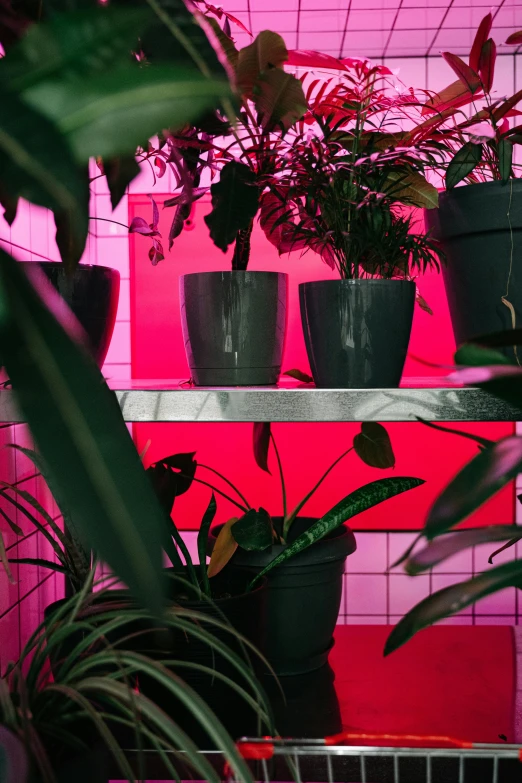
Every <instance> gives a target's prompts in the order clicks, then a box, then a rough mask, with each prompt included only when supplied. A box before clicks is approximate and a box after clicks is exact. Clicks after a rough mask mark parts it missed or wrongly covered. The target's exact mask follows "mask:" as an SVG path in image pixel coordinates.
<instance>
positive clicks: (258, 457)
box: [252, 421, 272, 473]
mask: <svg viewBox="0 0 522 783" xmlns="http://www.w3.org/2000/svg"><path fill="white" fill-rule="evenodd" d="M271 426H272V425H271V424H270V422H269V421H255V422H254V424H253V428H252V435H253V446H254V459H255V461H256V463H257V465H258V466H259V467H260V468H261V470H264V471H265V473H270V470H269V469H268V452H269V449H270V428H271Z"/></svg>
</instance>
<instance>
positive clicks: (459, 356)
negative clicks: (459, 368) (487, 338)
mask: <svg viewBox="0 0 522 783" xmlns="http://www.w3.org/2000/svg"><path fill="white" fill-rule="evenodd" d="M455 364H459V365H465V366H468V367H483V366H487V365H489V364H495V365H496V364H510V361H509V359H508V357H507V356H505V355H504V354H503V353H500V351H495V350H494V348H488V347H486V346H482V345H479V344H477V343H475V342H472V343H465V344H464V345H461V346H460V348H459V349H458V350H457V351H456V353H455Z"/></svg>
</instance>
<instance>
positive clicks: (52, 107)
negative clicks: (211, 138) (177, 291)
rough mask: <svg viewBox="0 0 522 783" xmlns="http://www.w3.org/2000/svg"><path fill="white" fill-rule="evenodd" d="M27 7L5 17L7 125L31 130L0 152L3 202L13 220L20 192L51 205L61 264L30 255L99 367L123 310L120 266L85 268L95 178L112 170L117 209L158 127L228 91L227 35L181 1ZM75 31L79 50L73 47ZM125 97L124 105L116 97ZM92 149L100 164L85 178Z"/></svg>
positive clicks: (178, 121) (0, 31)
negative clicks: (220, 36) (178, 32)
mask: <svg viewBox="0 0 522 783" xmlns="http://www.w3.org/2000/svg"><path fill="white" fill-rule="evenodd" d="M19 6H20V4H17V7H16V8H14V9H10V10H9V12H7V11H6V12H5V14H4V15H2V18H1V19H0V43H1V45H2V46H3V48H4V51H5V57H3V58H2V62H1V64H0V65H1V67H0V88H1V89H2V94H3V93H4V91H5V92H6V95H7V97H6V101H7V102H9V105H10V109H9V110H8V112H7V113H8V114H9V116H10V117H12V119H11V120H10V121H6V123H7V124H6V126H5V128H4V132H5V133H6V134H8V135H9V136H12V137H13V138H16V139H17V140H18V142H20V139H21V137H22V136H23V142H22V147H23V150H24V155H23V156H22V155H21V154H20V155H18V156H15V155H14V154H12V150H11V151H10V149H7V148H6V149H3V151H2V153H1V154H2V156H4V157H3V158H2V160H3V163H2V174H1V176H0V203H1V204H2V206H3V208H4V218H5V219H6V221H7V222H8V224H9V225H11V224H12V223H13V221H14V220H15V217H16V213H17V207H18V203H19V199H20V198H25V199H28V200H29V201H31V202H32V203H34V204H37V205H39V206H43V207H46V208H48V209H50V210H51V211H52V212H53V214H54V218H55V223H56V242H57V245H58V249H59V252H60V256H61V258H62V263H58V262H51V261H43V262H40V261H38V262H30V263H31V264H36V265H38V266H39V267H40V268H41V269H42V271H43V272H44V274H45V276H46V277H47V278H48V280H49V281H50V282H51V283H52V285H53V286H54V287H55V288H56V289H57V290H58V292H59V293H60V295H61V296H62V297H63V298H64V299H65V301H66V302H67V304H68V305H69V307H70V308H71V309H72V311H73V312H74V314H75V315H76V317H77V318H78V320H79V322H80V323H81V325H82V326H83V328H84V329H85V331H86V333H87V336H88V338H89V342H90V345H91V348H92V351H93V354H94V356H95V358H96V360H97V362H98V364H99V365H100V366H101V365H102V364H103V361H104V359H105V356H106V353H107V350H108V347H109V344H110V339H111V336H112V331H113V328H114V322H115V318H116V310H117V305H118V296H119V273H118V272H117V271H116V270H113V269H111V268H109V267H105V266H101V265H90V264H81V265H78V262H79V261H80V258H81V257H82V255H83V252H84V250H85V246H86V241H87V237H88V232H89V225H90V221H91V220H93V218H91V217H90V216H89V198H90V182H91V181H92V179H95V178H97V177H98V176H105V177H106V179H107V184H108V187H109V190H110V194H111V203H112V207H113V208H115V207H116V206H117V205H118V203H119V201H120V199H121V198H122V196H123V194H124V193H125V189H126V187H127V185H128V184H129V183H130V182H131V181H132V180H133V179H134V177H135V176H136V175H137V174H139V171H140V166H139V162H140V161H143V160H145V159H146V158H147V157H148V156H149V151H148V148H145V149H143V148H142V147H138V145H143V143H144V139H147V138H149V137H151V136H153V135H154V134H156V133H158V132H159V131H161V130H162V128H172V129H173V130H175V129H177V128H180V127H182V126H183V125H184V124H185V123H186V122H188V121H191V120H196V119H197V118H198V117H199V116H200V115H203V114H204V113H205V112H208V111H210V110H211V109H213V108H215V107H217V106H218V105H219V103H220V100H221V99H225V96H227V95H231V90H230V86H229V83H228V80H227V73H226V70H225V68H224V67H223V66H222V65H221V63H220V62H219V59H218V54H219V56H221V51H220V45H219V43H218V42H217V41H216V42H215V43H216V49H214V48H213V46H212V45H211V44H210V42H209V39H208V37H207V32H208V33H209V34H213V33H212V31H211V30H209V29H208V25H206V23H205V22H204V19H203V15H202V14H201V12H199V11H197V10H194V12H193V13H192V12H190V11H189V10H188V8H187V7H185V5H184V4H183V3H181V4H177V6H176V8H175V9H169V10H168V11H165V12H164V14H162V15H158V14H157V13H156V12H155V11H154V10H153V9H152V8H151V7H150V6H148V5H147V3H145V2H143V1H142V0H131V1H130V2H128V3H124V4H121V3H111V4H98V7H96V4H95V5H94V6H93V7H92V8H90V9H87V10H86V9H83V10H81V11H78V12H71V11H70V9H69V8H66V7H65V4H64V7H63V9H62V13H60V12H59V11H60V4H58V7H57V8H55V7H54V6H52V7H51V6H50V5H49V4H43V5H38V6H34V8H33V7H32V6H31V4H27V3H26V4H24V5H23V8H22V9H20V7H19ZM173 28H174V29H181V28H183V29H186V30H187V31H188V32H187V34H184V38H183V41H184V43H183V44H182V45H178V46H172V45H171V43H172V29H173ZM90 31H94V35H93V37H92V39H90V38H89V35H90ZM74 36H77V37H76V38H75V40H77V46H76V47H72V46H70V41H71V40H72V39H73V37H74ZM49 47H51V48H52V50H53V51H54V52H55V53H56V57H55V58H54V59H52V57H51V54H50V52H51V49H50V48H49ZM133 52H134V53H135V56H132V53H133ZM80 74H81V76H80ZM75 80H76V81H75ZM104 80H108V81H110V82H111V84H110V85H109V84H108V82H107V81H104ZM190 84H192V88H193V89H192V90H191V89H190ZM79 86H81V88H82V89H81V90H79V89H78V87H79ZM53 90H54V93H53ZM58 90H60V95H61V98H60V100H57V101H54V100H50V99H49V92H51V93H53V94H54V95H57V94H58ZM80 92H81V93H82V95H83V98H82V99H81V100H80V99H79V93H80ZM118 93H119V95H120V98H121V99H122V101H123V103H122V104H121V107H120V108H117V105H116V103H117V102H116V101H115V100H112V101H111V97H110V96H112V97H113V98H114V97H115V96H116V94H118ZM189 93H190V101H188V100H187V98H186V96H187V94H189ZM144 95H145V96H146V97H145V98H144ZM102 96H103V98H105V99H108V100H109V102H110V103H111V111H110V112H107V107H104V108H102V107H101V102H100V101H101V99H102ZM144 100H145V103H144V102H143V101H144ZM227 106H228V107H229V108H231V105H230V103H227ZM138 109H139V110H138ZM138 115H139V116H138ZM103 117H105V119H102V118H103ZM71 118H74V119H71ZM9 122H10V123H11V124H12V127H11V126H9V127H8V125H9ZM100 123H101V124H100ZM27 128H33V129H34V130H33V132H32V133H28V132H27ZM6 138H7V136H6ZM36 153H38V155H37V154H36ZM44 157H45V159H44ZM94 157H96V158H97V160H98V165H99V168H100V172H99V174H97V175H95V176H94V177H89V159H90V158H94ZM36 161H37V162H38V166H39V168H38V166H36V165H35V162H36ZM91 226H92V223H91ZM21 249H22V250H23V249H24V248H21ZM27 263H29V262H27Z"/></svg>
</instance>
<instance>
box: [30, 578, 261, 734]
mask: <svg viewBox="0 0 522 783" xmlns="http://www.w3.org/2000/svg"><path fill="white" fill-rule="evenodd" d="M166 573H167V574H173V573H174V572H173V570H172V569H167V572H166ZM185 578H186V577H185ZM249 581H250V574H249V573H248V572H246V571H244V570H241V569H238V570H237V571H235V572H228V573H223V574H219V575H218V576H217V577H216V578H215V580H213V591H214V594H216V595H218V596H221V597H217V598H215V599H214V601H213V602H212V603H210V602H209V601H206V600H200V599H199V598H197V597H196V595H194V597H192V594H191V588H190V586H189V585H187V584H185V583H182V584H180V582H179V580H176V579H169V581H168V584H169V591H170V597H171V599H172V602H173V604H177V605H179V606H181V607H182V608H184V609H189V610H192V611H195V612H199V613H201V614H203V615H206V616H208V617H211V618H214V619H217V620H219V621H220V622H222V623H227V622H228V623H229V624H230V626H232V628H233V629H235V630H236V631H237V632H238V633H240V634H241V635H242V636H244V637H245V638H246V639H248V640H249V641H250V642H252V644H253V645H254V646H255V647H256V648H258V649H259V650H260V651H261V652H263V651H264V648H265V633H266V624H265V617H266V599H267V582H266V580H263V581H262V583H261V584H260V585H259V586H258V587H257V588H256V589H254V590H252V591H250V592H246V587H247V585H248V582H249ZM63 600H64V599H62V600H60V601H56V602H55V603H53V604H50V605H49V606H48V607H47V608H46V610H45V617H46V618H49V616H50V614H51V613H52V612H53V611H54V609H55V608H57V607H59V606H60V605H62V604H63ZM114 601H116V605H115V607H114V608H118V609H121V614H122V615H123V614H124V613H125V609H126V607H130V606H135V605H136V604H135V602H134V601H133V599H132V598H131V596H130V594H129V592H128V591H127V590H111V591H109V594H107V593H104V594H103V596H102V597H100V599H99V600H96V599H95V603H94V604H93V605H92V607H90V608H89V609H88V610H87V612H84V613H82V614H81V617H83V616H88V617H89V619H90V620H91V621H92V620H93V617H94V618H95V616H96V613H97V612H102V611H104V610H107V608H108V603H109V602H114ZM189 622H190V620H189ZM200 624H201V625H202V627H204V628H205V629H206V630H208V631H209V632H210V633H211V634H212V635H213V636H215V637H216V638H217V639H219V640H220V641H222V642H223V643H225V644H226V645H227V646H228V647H229V648H230V649H231V650H232V651H233V652H234V653H235V654H236V655H237V656H239V657H240V658H241V659H242V660H243V661H245V664H246V663H247V661H248V660H250V663H251V665H252V666H253V667H254V670H255V671H256V673H257V674H259V675H260V674H262V673H264V672H265V671H266V666H265V665H263V664H262V663H260V662H259V660H258V659H257V656H255V655H254V654H253V653H252V652H249V653H248V657H246V655H245V649H244V646H243V645H242V643H240V642H239V641H237V639H236V637H235V636H234V634H233V633H231V632H230V631H228V630H224V629H220V628H216V627H215V626H212V625H210V624H208V625H205V623H204V621H201V623H200ZM133 634H136V636H135V638H132V639H130V640H127V641H126V642H125V644H124V645H123V644H122V639H123V638H124V637H126V636H131V635H133ZM81 636H82V631H79V632H78V636H77V637H74V638H73V639H70V640H69V641H68V642H67V644H64V645H63V646H62V647H61V648H60V649H59V650H58V651H55V653H54V655H53V658H51V661H50V662H51V668H52V670H53V671H56V670H57V669H56V667H57V662H58V660H60V659H65V658H66V657H67V656H68V655H69V654H70V652H71V649H72V646H73V644H77V643H78V642H79V641H80V639H81ZM107 639H108V641H109V642H110V643H111V644H113V645H114V646H115V647H120V648H123V647H124V648H125V649H131V650H133V651H134V652H138V653H141V654H143V655H147V656H149V657H150V658H152V659H154V660H162V659H163V660H165V659H169V658H170V659H176V660H178V661H180V662H181V663H180V665H179V666H178V667H176V666H175V665H173V666H170V667H169V668H171V669H172V671H174V672H175V673H176V674H177V675H178V676H179V677H181V678H182V679H183V680H184V681H185V682H186V683H187V684H188V685H190V686H191V687H192V688H193V689H194V690H195V691H196V692H197V693H198V694H199V695H200V696H201V697H202V698H203V699H204V701H205V702H206V703H207V704H208V705H209V706H210V708H211V709H212V710H213V711H214V712H215V713H216V715H217V716H218V717H219V719H220V720H221V721H222V723H223V724H224V725H225V727H226V728H227V730H228V731H229V732H230V733H231V734H232V735H233V736H235V737H239V736H241V735H242V734H244V733H245V732H247V733H248V732H250V733H255V732H256V731H257V730H258V721H257V717H256V715H255V712H254V711H253V710H252V708H251V707H250V706H249V705H247V704H246V702H245V701H244V699H242V698H241V696H240V695H239V694H237V693H236V692H235V691H234V690H232V688H230V686H229V685H227V684H226V683H224V682H223V681H222V680H221V679H219V678H218V677H215V676H214V674H213V673H212V674H206V673H202V672H201V671H198V670H195V669H192V668H190V667H189V666H184V665H183V662H185V663H188V662H190V663H195V664H201V665H203V666H206V667H208V668H209V669H211V670H212V672H214V671H216V670H217V671H219V672H220V673H221V674H222V675H224V676H227V677H229V678H230V679H233V680H234V681H235V682H238V681H239V680H240V679H241V675H239V673H238V672H237V669H236V668H235V667H233V666H232V665H231V664H230V663H229V662H228V660H227V659H226V658H225V657H224V656H222V655H221V654H220V653H219V652H216V651H214V652H213V651H212V649H211V648H210V647H209V645H208V644H207V643H206V642H204V641H200V640H199V639H197V638H196V637H195V636H193V635H191V634H188V633H185V632H184V631H182V630H176V629H173V630H170V629H165V628H161V627H160V628H158V627H156V626H154V625H153V624H151V623H149V622H147V621H143V622H137V621H133V622H132V623H128V624H126V625H124V626H123V627H122V628H120V629H117V630H116V631H114V632H113V633H112V634H108V635H107ZM106 674H108V672H107V671H103V672H99V675H100V676H104V675H106ZM241 684H244V683H241ZM139 687H140V691H141V692H142V693H144V694H145V695H146V696H148V697H149V698H151V699H152V700H153V701H154V702H155V703H156V704H157V705H158V706H159V707H160V708H161V709H163V710H165V712H167V714H169V715H170V716H171V717H173V718H174V719H175V720H176V722H177V723H178V725H180V726H181V727H182V728H183V730H184V731H186V732H187V733H188V734H189V736H191V737H192V739H194V741H196V742H198V743H201V746H202V747H206V748H208V747H209V743H210V740H209V737H208V736H207V735H206V733H205V732H204V731H203V729H202V728H201V726H200V725H199V723H198V722H197V721H196V720H195V719H194V718H193V716H192V715H191V714H190V712H189V711H188V710H186V709H185V708H184V707H183V706H182V705H181V703H180V701H179V699H176V698H175V697H173V696H171V694H170V693H168V691H166V690H165V688H164V687H163V686H162V685H159V684H158V683H157V682H156V680H154V679H152V678H149V677H148V676H146V675H140V678H139ZM245 687H246V689H247V690H248V689H249V686H248V685H245ZM265 730H266V727H265Z"/></svg>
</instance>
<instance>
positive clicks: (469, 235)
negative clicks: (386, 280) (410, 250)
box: [412, 13, 522, 358]
mask: <svg viewBox="0 0 522 783" xmlns="http://www.w3.org/2000/svg"><path fill="white" fill-rule="evenodd" d="M492 21H493V17H492V14H491V13H489V14H487V15H486V16H485V17H484V19H483V20H482V22H481V23H480V25H479V28H478V30H477V33H476V35H475V39H474V42H473V46H472V48H471V52H470V55H469V64H468V63H466V62H464V61H463V60H462V59H461V58H460V57H457V56H456V55H454V54H451V53H449V52H444V53H443V57H444V59H445V60H446V62H447V63H448V65H449V66H450V67H451V68H452V69H453V71H454V72H455V73H456V75H457V81H455V82H453V83H452V84H451V85H449V87H446V88H445V89H444V90H442V91H441V92H440V93H438V94H437V95H434V96H432V97H430V99H429V100H428V101H427V102H426V103H425V105H424V108H423V110H422V112H423V114H424V115H425V117H426V119H425V121H424V122H423V123H422V124H421V125H420V126H418V127H417V128H416V129H415V130H413V131H412V138H413V139H414V140H415V141H417V140H419V139H422V138H424V137H426V136H430V135H431V136H432V137H433V136H436V137H437V138H438V139H439V140H441V141H443V143H444V144H445V145H446V146H447V155H446V162H445V163H444V166H443V168H442V171H443V173H444V175H445V179H444V184H445V187H446V189H445V191H444V192H443V193H441V194H440V201H439V208H438V209H434V210H430V211H429V212H426V224H427V226H428V227H429V228H430V230H431V232H432V234H433V236H434V237H436V238H437V239H438V240H439V241H440V242H441V244H442V246H443V248H444V251H445V254H446V256H447V260H448V263H447V265H446V266H445V268H444V270H443V274H444V283H445V287H446V295H447V298H448V304H449V308H450V314H451V321H452V325H453V331H454V334H455V340H456V343H457V345H460V344H461V343H463V342H466V341H467V340H470V339H472V338H474V337H477V336H479V335H482V334H489V333H491V332H496V331H500V330H502V329H508V328H512V329H513V328H515V327H516V326H518V325H520V318H521V316H522V267H521V265H520V262H519V258H520V255H521V247H522V246H521V244H520V242H521V241H522V240H521V239H520V237H521V236H522V232H521V230H520V229H521V228H522V210H521V208H520V203H521V199H522V182H521V180H520V179H519V178H518V175H517V164H516V163H515V162H514V161H513V148H514V145H515V144H520V142H521V141H522V135H521V133H520V125H517V124H516V120H515V126H514V127H510V118H512V117H517V116H519V115H520V111H519V110H518V109H516V108H515V107H516V105H517V104H518V103H519V101H520V100H522V90H519V91H518V92H516V93H515V94H514V95H512V96H509V97H507V98H506V97H505V96H503V95H499V94H498V93H496V92H495V90H494V87H493V80H494V72H495V60H496V46H495V42H494V40H493V39H492V38H490V37H489V35H490V31H491V25H492ZM521 39H522V34H521V33H520V32H518V33H514V34H513V35H512V36H510V37H509V38H508V40H507V41H506V43H508V44H516V43H517V42H518V43H520V40H521ZM470 105H471V107H472V116H471V117H468V115H467V114H466V113H465V112H464V111H463V108H464V107H468V106H470ZM457 185H463V187H456V186H457ZM503 350H504V351H507V353H508V354H509V355H510V356H511V358H513V355H514V354H513V348H512V347H508V348H505V349H503Z"/></svg>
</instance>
